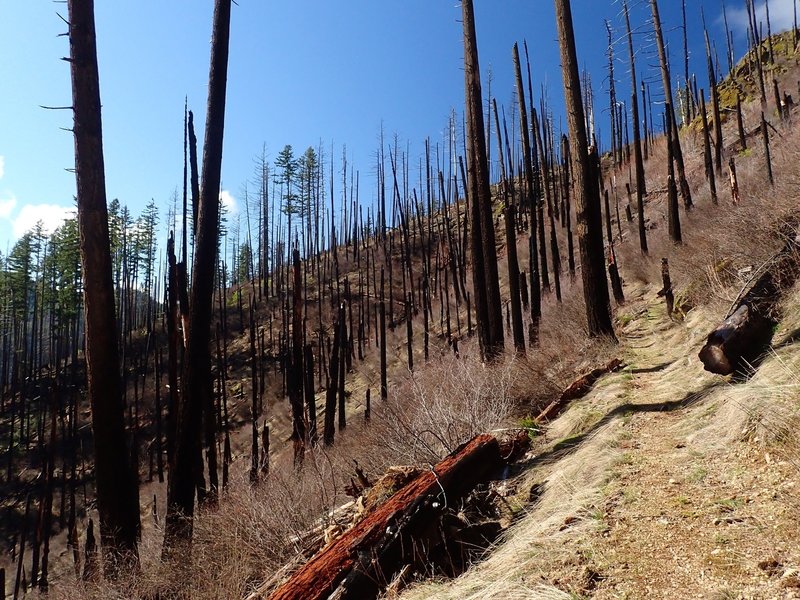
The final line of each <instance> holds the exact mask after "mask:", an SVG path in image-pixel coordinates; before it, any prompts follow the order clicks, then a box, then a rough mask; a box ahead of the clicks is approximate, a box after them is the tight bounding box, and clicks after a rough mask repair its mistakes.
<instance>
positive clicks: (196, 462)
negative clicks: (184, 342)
mask: <svg viewBox="0 0 800 600" xmlns="http://www.w3.org/2000/svg"><path fill="white" fill-rule="evenodd" d="M230 21H231V0H216V3H215V8H214V25H213V32H212V40H211V65H210V69H209V78H208V79H209V85H208V108H207V116H206V133H205V141H204V147H203V177H202V179H203V186H202V191H201V197H200V206H199V207H198V215H197V224H196V231H197V235H196V241H195V249H194V266H193V274H192V292H191V300H190V311H191V313H190V318H189V335H188V346H187V348H186V355H185V358H184V366H183V386H182V389H181V392H182V393H181V399H180V406H179V410H178V424H177V436H176V446H175V456H174V464H173V465H171V468H170V477H169V491H168V499H167V517H166V527H165V536H164V548H165V550H166V551H169V549H170V548H171V547H172V546H174V545H176V544H177V543H181V542H185V543H186V545H187V546H190V544H191V537H192V518H193V515H194V490H195V484H196V482H197V481H198V480H199V479H200V478H201V477H202V454H201V448H200V432H201V425H202V415H203V411H204V407H209V406H212V405H213V401H212V394H211V388H212V381H211V354H210V350H209V344H210V341H211V318H212V296H213V293H214V278H213V277H209V276H208V273H209V271H210V272H213V271H214V269H215V267H216V264H217V241H218V238H219V229H218V221H219V191H220V177H221V169H222V141H223V133H224V128H225V98H226V88H227V80H228V51H229V44H230ZM207 452H208V456H209V468H211V467H212V466H213V468H214V469H216V461H214V464H213V465H212V464H211V459H212V457H215V455H216V449H215V444H212V445H211V447H209V448H208V449H207ZM198 469H199V472H198Z"/></svg>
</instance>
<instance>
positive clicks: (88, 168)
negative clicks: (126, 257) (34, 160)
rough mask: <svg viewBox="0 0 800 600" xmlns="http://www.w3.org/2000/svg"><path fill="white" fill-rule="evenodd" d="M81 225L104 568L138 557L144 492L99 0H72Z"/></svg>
mask: <svg viewBox="0 0 800 600" xmlns="http://www.w3.org/2000/svg"><path fill="white" fill-rule="evenodd" d="M68 6H69V23H70V31H69V34H70V35H69V38H70V65H71V73H72V102H73V109H74V117H75V124H74V128H73V131H74V133H75V173H76V180H77V196H78V228H79V232H80V250H81V265H82V269H83V270H82V273H83V287H84V311H85V316H86V334H85V335H86V371H87V379H88V394H89V401H90V403H91V406H92V428H93V432H94V448H95V452H94V457H95V480H96V489H97V508H98V512H99V513H100V537H101V540H102V547H103V553H104V557H105V560H104V561H103V562H104V566H105V571H106V575H107V576H110V577H114V576H116V575H118V574H119V573H120V571H122V570H125V569H129V568H135V567H136V565H137V564H138V553H137V547H136V542H137V536H138V532H139V495H138V492H137V489H136V472H135V465H132V464H131V463H130V454H129V452H128V449H127V444H126V435H125V421H124V409H123V405H122V396H121V382H120V369H119V354H118V344H117V324H116V319H115V315H114V287H113V280H112V268H111V249H110V240H109V233H108V208H107V205H106V189H105V164H104V159H103V131H102V129H103V128H102V119H101V114H100V113H101V109H100V82H99V74H98V68H97V45H96V38H95V21H94V1H93V0H69V4H68Z"/></svg>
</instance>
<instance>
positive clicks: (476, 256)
mask: <svg viewBox="0 0 800 600" xmlns="http://www.w3.org/2000/svg"><path fill="white" fill-rule="evenodd" d="M461 9H462V18H463V26H464V87H465V97H466V112H467V115H466V119H467V166H468V177H467V187H468V189H469V191H468V195H469V199H470V202H471V203H472V206H473V209H472V216H473V220H472V227H473V230H475V229H477V231H478V232H479V233H480V238H479V239H478V238H476V236H475V233H473V234H472V240H471V242H472V243H471V251H472V268H473V286H474V289H475V304H476V308H478V333H479V336H480V338H481V339H482V344H481V352H482V355H483V357H484V358H485V359H487V360H491V359H493V358H495V357H496V356H498V355H499V354H501V353H502V351H503V341H504V340H503V312H502V304H501V301H500V280H499V276H498V270H497V248H496V246H495V235H494V218H493V215H492V193H491V189H490V188H489V169H488V162H487V160H486V137H485V134H486V128H485V126H484V123H483V100H482V97H481V74H480V66H479V63H478V42H477V35H476V33H475V14H474V11H473V6H472V0H462V2H461ZM480 264H482V268H478V267H479V265H480ZM480 275H483V279H482V280H481V279H479V277H480Z"/></svg>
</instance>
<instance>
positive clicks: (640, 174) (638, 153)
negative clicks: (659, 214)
mask: <svg viewBox="0 0 800 600" xmlns="http://www.w3.org/2000/svg"><path fill="white" fill-rule="evenodd" d="M622 6H623V10H624V12H625V26H626V28H627V31H628V58H629V59H630V63H631V90H632V93H631V112H632V116H633V155H634V161H635V164H636V206H637V208H638V211H639V248H640V249H641V250H642V252H643V253H644V254H647V230H646V229H645V222H644V196H645V194H646V193H647V190H646V189H645V180H644V160H643V159H642V142H641V139H640V137H641V134H640V132H639V99H638V96H637V91H636V59H635V58H634V53H633V33H632V32H631V20H630V16H629V14H628V2H627V1H626V2H624V3H623V5H622ZM687 88H688V86H687Z"/></svg>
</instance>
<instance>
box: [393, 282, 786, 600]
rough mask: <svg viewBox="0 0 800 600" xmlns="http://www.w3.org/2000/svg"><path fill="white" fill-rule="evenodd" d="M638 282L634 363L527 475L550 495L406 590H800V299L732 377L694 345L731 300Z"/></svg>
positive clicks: (544, 449)
mask: <svg viewBox="0 0 800 600" xmlns="http://www.w3.org/2000/svg"><path fill="white" fill-rule="evenodd" d="M628 296H629V303H628V306H627V307H626V308H624V309H623V310H622V311H621V313H620V315H619V317H618V325H619V326H620V327H619V331H620V351H621V353H622V357H623V358H624V359H625V361H626V363H627V365H628V367H627V368H626V369H625V370H623V371H621V372H619V373H616V374H612V375H609V376H607V377H605V378H603V379H602V380H601V381H600V382H598V383H597V384H596V385H595V388H594V389H593V390H592V392H591V393H590V394H589V395H588V396H587V397H586V398H585V399H583V400H581V401H578V402H576V403H574V404H573V406H571V407H570V409H569V410H568V411H567V412H566V413H564V414H563V415H562V416H561V417H560V418H559V419H557V420H556V421H554V422H553V423H551V424H550V425H549V426H548V428H547V429H546V431H545V432H544V435H543V436H541V447H540V449H539V450H538V451H537V454H536V455H535V456H534V457H532V458H531V460H530V468H529V470H528V471H527V472H526V474H525V475H524V476H523V482H522V483H520V484H519V489H520V490H522V494H521V495H526V494H527V493H528V490H530V489H531V488H532V487H533V488H536V486H537V485H538V486H540V487H539V488H538V489H539V490H543V491H542V493H541V496H540V497H539V499H538V501H537V502H536V503H535V504H533V505H532V506H529V507H528V508H527V509H526V511H527V512H526V514H525V515H524V517H522V518H521V519H520V520H519V522H518V523H517V524H516V525H515V526H514V527H512V528H511V530H510V531H509V532H508V535H507V536H506V539H505V541H504V542H502V543H501V544H499V545H498V547H497V548H496V549H495V550H494V551H493V552H492V553H491V555H490V556H489V557H488V558H487V560H486V561H485V562H483V563H481V564H479V565H477V566H476V567H474V568H473V569H472V570H470V571H469V572H468V573H467V574H465V575H464V576H462V577H461V578H459V579H458V580H456V581H454V582H449V583H441V584H440V583H434V584H430V583H429V584H421V585H419V586H417V587H415V588H412V589H411V590H408V591H407V592H406V594H405V595H404V597H405V598H411V599H413V598H420V599H422V598H430V597H435V598H453V599H455V598H459V599H468V598H481V599H485V598H504V599H505V598H590V597H591V598H800V550H799V549H798V544H797V538H798V531H797V527H796V514H797V508H798V507H799V506H800V452H799V451H798V448H799V447H800V446H799V445H798V443H797V442H796V441H795V440H794V439H793V438H795V437H796V436H793V435H790V432H791V428H792V424H793V423H794V422H796V419H797V415H798V411H800V407H798V405H797V400H796V396H797V387H798V385H800V375H798V373H800V370H798V368H800V352H798V349H797V348H795V347H794V346H793V345H792V344H791V343H788V340H789V339H790V338H789V337H787V336H790V335H791V334H790V333H789V332H792V331H795V330H796V329H797V325H798V320H800V314H798V312H800V311H798V310H787V314H788V317H787V318H786V319H784V322H783V323H781V325H780V326H779V329H778V331H777V332H776V335H775V340H774V342H773V353H772V355H770V356H769V357H768V358H767V359H766V360H765V361H764V363H763V364H762V365H761V366H760V368H759V370H758V371H757V372H756V373H755V374H754V375H753V376H752V377H751V378H749V379H748V380H746V381H744V382H732V381H731V380H728V379H725V378H721V377H716V376H713V375H710V374H708V373H705V372H704V371H703V369H702V365H701V364H700V361H699V360H698V359H697V352H698V351H699V349H700V347H701V346H702V344H703V343H704V341H705V336H706V335H707V333H708V331H709V330H710V328H711V327H712V325H713V324H714V323H715V322H717V321H718V320H719V318H720V315H719V314H716V313H715V312H714V311H712V310H711V309H708V308H697V309H695V310H692V311H691V312H690V313H689V314H688V316H687V319H686V321H685V322H683V323H673V322H671V321H670V320H669V319H668V318H667V316H666V310H665V308H664V306H663V303H662V301H661V300H660V299H659V298H657V296H656V290H655V288H654V287H643V286H639V287H633V286H632V289H631V290H630V291H629V294H628ZM798 304H800V294H798V293H795V294H794V296H793V297H792V298H790V300H789V301H788V302H787V305H788V306H793V307H796V306H798ZM717 312H719V311H717Z"/></svg>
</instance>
